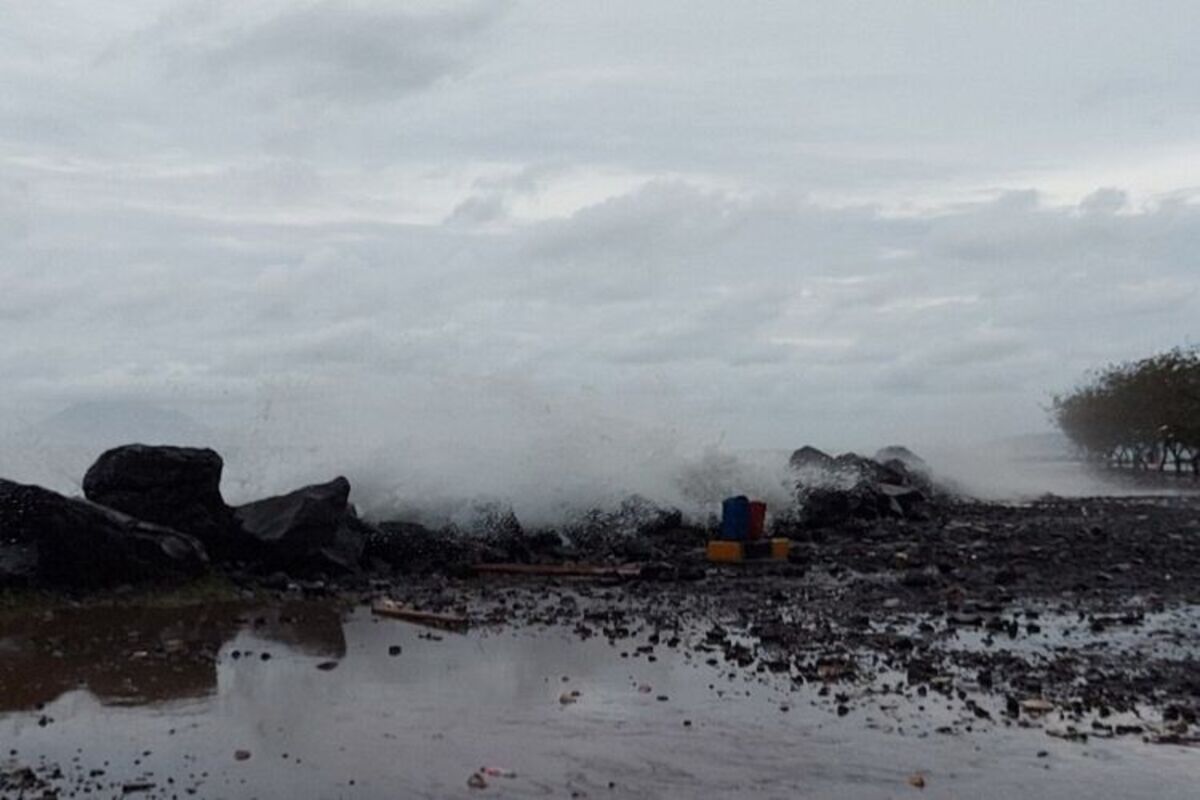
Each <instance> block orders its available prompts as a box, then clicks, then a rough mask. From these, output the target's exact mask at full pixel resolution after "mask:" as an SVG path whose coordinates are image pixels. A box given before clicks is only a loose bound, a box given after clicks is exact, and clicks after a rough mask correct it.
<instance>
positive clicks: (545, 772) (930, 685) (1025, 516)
mask: <svg viewBox="0 0 1200 800" xmlns="http://www.w3.org/2000/svg"><path fill="white" fill-rule="evenodd" d="M1195 512H1196V509H1195V506H1194V505H1193V503H1192V501H1186V502H1185V501H1179V500H1156V499H1139V500H1138V501H1116V500H1103V501H1072V502H1070V503H1068V502H1066V501H1055V502H1051V503H1045V504H1040V505H1037V506H1030V507H1024V508H1008V507H995V506H964V507H962V508H961V509H959V511H958V513H956V514H955V515H954V516H953V517H952V518H948V519H939V520H931V521H929V522H928V523H924V524H922V525H910V524H908V523H903V524H902V523H895V524H890V523H889V524H887V525H873V526H865V527H862V528H859V529H853V530H850V529H847V530H837V531H821V532H814V533H813V535H812V536H810V537H807V538H806V539H805V540H802V541H800V542H798V543H797V546H796V553H795V558H794V560H793V562H792V563H788V564H783V565H775V566H748V565H747V566H742V567H725V568H720V569H714V568H710V569H708V570H707V572H705V573H704V574H703V577H700V576H699V575H697V574H696V572H695V571H694V570H691V569H684V568H682V567H684V566H686V565H688V564H692V561H691V559H692V558H693V556H692V555H688V554H681V555H679V557H678V561H677V562H675V563H673V564H671V565H667V566H669V567H672V568H667V567H664V568H662V569H659V570H650V571H648V572H647V573H646V577H644V578H642V579H634V580H568V579H550V578H519V579H518V578H499V577H489V578H482V577H480V578H457V579H456V578H446V577H426V578H420V579H416V578H412V577H404V576H398V577H396V578H394V579H388V580H376V581H375V582H374V583H373V584H372V585H371V586H363V587H360V588H359V589H358V590H357V591H353V592H340V593H336V595H335V596H333V597H323V598H315V597H313V596H312V595H315V594H320V593H322V592H320V591H316V590H315V588H316V587H305V586H293V587H291V588H287V589H282V590H278V591H271V592H264V591H261V590H260V591H254V592H250V591H246V592H245V596H244V597H243V598H242V599H234V600H231V601H229V602H223V603H213V602H205V603H187V604H182V605H173V606H171V607H166V606H162V605H158V604H155V603H154V602H152V601H146V600H138V599H133V598H125V599H121V600H117V601H110V600H105V601H89V602H86V603H48V604H39V605H37V606H31V607H28V608H14V609H10V610H8V611H6V612H4V614H3V616H2V617H0V775H2V777H0V787H3V788H0V796H4V797H42V796H58V797H67V796H81V797H82V796H95V797H112V796H132V797H139V796H140V797H191V796H194V797H230V798H234V797H237V798H241V797H264V798H266V797H280V796H292V797H322V798H332V797H365V798H375V797H456V796H458V797H468V796H473V797H484V796H495V797H614V798H619V797H700V796H712V797H781V798H783V797H787V798H795V797H846V796H854V797H864V798H874V797H879V798H890V797H925V796H928V797H963V796H976V797H980V798H993V797H995V798H1000V797H1005V798H1008V797H1012V796H1014V795H1016V794H1025V795H1027V796H1033V797H1043V796H1045V797H1051V796H1053V797H1073V796H1083V795H1090V796H1092V797H1095V798H1131V797H1147V798H1150V797H1155V798H1159V797H1165V798H1175V797H1178V798H1185V797H1186V798H1191V797H1195V796H1196V788H1195V784H1196V776H1197V775H1198V774H1200V773H1198V772H1197V770H1198V769H1200V766H1198V765H1200V747H1197V745H1198V744H1200V742H1198V740H1197V738H1196V734H1197V726H1196V711H1197V708H1198V705H1200V683H1198V681H1200V669H1198V667H1200V664H1198V663H1197V660H1198V657H1200V597H1198V596H1197V594H1198V592H1200V584H1198V583H1197V581H1196V580H1195V578H1196V576H1197V574H1198V573H1197V569H1198V566H1200V565H1198V561H1200V559H1197V541H1196V535H1197V524H1196V521H1197V515H1196V513H1195ZM683 578H687V579H683ZM377 596H388V597H394V598H396V599H398V600H399V601H401V602H405V603H408V604H411V605H413V606H416V607H419V608H422V609H428V610H433V611H443V612H454V613H461V614H463V615H465V616H468V617H469V618H470V619H471V622H472V625H471V628H470V629H469V631H467V632H466V633H461V634H460V633H453V632H449V631H441V630H434V629H429V628H423V627H420V626H415V625H411V624H408V623H404V622H399V621H396V620H392V619H386V618H380V617H376V616H373V615H372V613H371V611H370V607H369V602H370V600H371V599H372V598H373V597H377ZM481 768H486V769H485V771H483V772H480V770H481Z"/></svg>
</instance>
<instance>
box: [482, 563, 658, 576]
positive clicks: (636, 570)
mask: <svg viewBox="0 0 1200 800" xmlns="http://www.w3.org/2000/svg"><path fill="white" fill-rule="evenodd" d="M474 570H475V572H476V573H478V574H480V575H538V576H544V577H558V578H636V577H637V576H638V575H640V574H641V572H642V568H641V567H639V566H637V565H636V564H622V565H619V566H608V565H602V564H476V565H475V566H474Z"/></svg>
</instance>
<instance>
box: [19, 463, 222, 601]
mask: <svg viewBox="0 0 1200 800" xmlns="http://www.w3.org/2000/svg"><path fill="white" fill-rule="evenodd" d="M0 549H2V550H3V551H4V552H5V553H6V557H5V558H3V559H0V561H4V562H6V563H7V562H12V561H13V560H14V559H15V560H16V561H17V563H19V564H20V565H21V566H22V570H23V571H25V572H32V573H33V575H34V576H36V578H37V580H38V581H40V582H42V583H46V584H51V585H56V586H69V587H72V588H97V587H102V586H112V585H116V584H122V583H135V582H139V581H145V580H154V579H172V578H175V579H177V578H181V577H192V576H196V575H199V574H200V573H202V572H204V570H205V569H206V568H207V566H208V556H207V554H206V552H205V550H204V546H203V545H202V544H201V543H200V542H199V541H198V540H197V539H195V538H193V537H191V536H189V535H187V534H185V533H181V532H179V531H176V530H172V529H170V528H167V527H164V526H161V525H154V524H152V523H148V522H144V521H142V520H138V519H135V518H133V517H131V516H128V515H126V514H122V513H120V512H119V511H114V510H112V509H109V508H105V507H103V506H99V505H96V504H94V503H90V502H88V501H86V500H79V499H75V498H70V497H64V496H63V495H60V494H58V493H57V492H52V491H50V490H49V489H43V488H41V487H39V486H27V485H24V484H19V483H14V482H12V481H5V480H0Z"/></svg>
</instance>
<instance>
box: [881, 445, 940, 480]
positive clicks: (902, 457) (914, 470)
mask: <svg viewBox="0 0 1200 800" xmlns="http://www.w3.org/2000/svg"><path fill="white" fill-rule="evenodd" d="M875 460H876V461H878V462H879V463H880V464H884V465H889V464H890V462H897V463H898V464H899V465H900V466H902V467H903V468H904V470H905V471H906V472H907V473H908V474H910V475H912V476H914V477H917V478H920V479H921V480H922V481H924V482H928V481H929V480H931V479H932V477H933V471H932V470H931V469H930V468H929V464H927V463H926V462H925V459H923V458H921V457H920V456H919V455H917V454H916V453H914V452H913V451H912V450H909V449H908V448H907V447H905V446H904V445H899V444H893V445H888V446H887V447H884V448H881V449H880V450H879V452H877V453H876V454H875ZM893 468H894V467H893Z"/></svg>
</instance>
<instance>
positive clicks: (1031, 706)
mask: <svg viewBox="0 0 1200 800" xmlns="http://www.w3.org/2000/svg"><path fill="white" fill-rule="evenodd" d="M1021 710H1022V711H1025V712H1026V713H1029V714H1048V713H1050V712H1051V711H1053V710H1054V703H1051V702H1050V701H1049V700H1046V699H1044V698H1041V697H1029V698H1026V699H1024V700H1022V701H1021Z"/></svg>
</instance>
